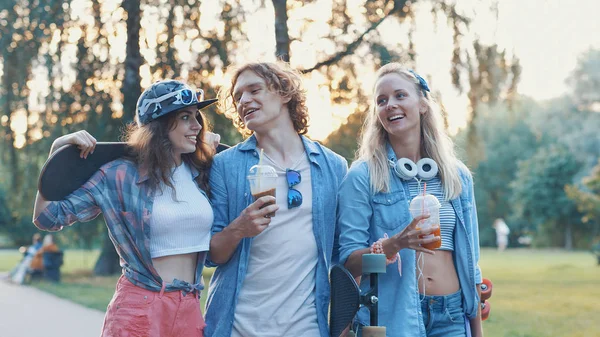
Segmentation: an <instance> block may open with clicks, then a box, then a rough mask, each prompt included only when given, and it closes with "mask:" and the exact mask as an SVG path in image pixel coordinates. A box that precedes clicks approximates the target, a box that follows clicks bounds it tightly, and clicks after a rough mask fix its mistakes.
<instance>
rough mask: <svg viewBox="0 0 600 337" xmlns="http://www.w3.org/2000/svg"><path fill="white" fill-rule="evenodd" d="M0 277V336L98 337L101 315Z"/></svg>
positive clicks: (2, 275) (95, 311) (98, 312)
mask: <svg viewBox="0 0 600 337" xmlns="http://www.w3.org/2000/svg"><path fill="white" fill-rule="evenodd" d="M4 276H5V274H0V336H2V337H39V336H44V337H98V336H100V330H101V329H102V321H103V319H104V313H103V312H101V311H98V310H93V309H88V308H86V307H83V306H81V305H79V304H75V303H72V302H69V301H67V300H64V299H62V298H58V297H56V296H54V295H51V294H48V293H45V292H43V291H41V290H38V289H36V288H33V287H29V286H19V285H14V284H11V283H8V282H6V280H5V279H4Z"/></svg>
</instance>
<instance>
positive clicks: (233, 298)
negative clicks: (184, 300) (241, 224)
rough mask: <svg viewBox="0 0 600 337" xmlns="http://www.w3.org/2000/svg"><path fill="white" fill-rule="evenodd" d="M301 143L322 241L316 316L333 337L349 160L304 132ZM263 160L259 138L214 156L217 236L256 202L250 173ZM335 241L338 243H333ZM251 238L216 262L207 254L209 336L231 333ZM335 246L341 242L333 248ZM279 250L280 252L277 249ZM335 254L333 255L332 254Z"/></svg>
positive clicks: (319, 241)
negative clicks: (332, 280)
mask: <svg viewBox="0 0 600 337" xmlns="http://www.w3.org/2000/svg"><path fill="white" fill-rule="evenodd" d="M300 137H301V138H302V142H303V143H304V149H305V151H306V154H307V157H308V160H309V162H310V169H311V179H312V194H313V198H312V216H313V232H314V235H315V240H316V243H317V249H318V257H319V260H318V262H317V271H316V293H315V300H316V307H317V321H318V324H319V330H320V332H321V336H323V337H325V336H329V328H328V324H327V313H328V309H329V270H330V269H331V266H332V261H333V263H337V261H338V256H337V253H338V249H337V234H336V230H335V221H336V218H335V217H336V207H337V200H336V196H337V191H338V188H339V186H340V183H341V181H342V179H343V177H344V176H345V175H346V172H347V170H348V163H347V162H346V160H345V159H344V158H343V157H341V156H339V155H337V154H335V153H334V152H332V151H331V150H329V149H327V148H325V147H323V146H322V145H320V144H319V143H316V142H313V141H311V140H309V139H307V138H305V137H303V136H300ZM256 164H258V152H257V146H256V137H255V136H254V135H253V136H252V137H250V138H248V139H247V140H246V141H244V142H243V143H240V144H238V145H236V146H235V147H232V148H230V149H228V150H226V151H223V152H221V153H219V154H218V155H216V156H215V158H214V162H213V165H212V169H211V173H210V188H211V201H212V204H213V211H214V214H215V220H214V223H213V228H212V230H213V235H214V234H215V233H218V232H220V231H222V230H223V228H225V227H226V226H227V225H228V224H229V223H231V222H232V221H233V220H234V219H236V218H237V217H238V216H239V215H240V214H241V212H242V211H243V210H244V209H245V208H246V207H247V206H249V205H250V204H251V203H252V202H253V199H252V195H251V194H250V186H249V185H248V181H247V178H246V175H247V173H248V171H249V169H250V167H252V166H253V165H256ZM334 241H335V242H334ZM251 243H252V238H245V239H243V240H242V241H240V243H239V245H238V247H237V249H236V251H235V252H234V254H233V255H232V257H231V258H230V259H229V261H227V262H226V263H224V264H221V265H216V264H215V263H213V262H212V261H210V253H209V256H208V257H207V263H206V264H207V266H216V267H217V268H216V269H215V272H214V275H213V277H212V279H211V281H210V286H209V290H208V298H207V301H206V318H205V320H206V324H207V326H206V329H205V330H204V335H205V336H206V337H213V336H214V337H229V336H231V330H232V327H233V320H234V313H235V306H236V304H237V297H238V294H239V291H240V289H241V287H242V283H243V281H244V278H245V277H246V271H247V268H248V259H249V253H250V246H251ZM334 246H335V247H336V248H335V249H334ZM273 253H276V252H273ZM332 253H335V254H333V255H334V256H332Z"/></svg>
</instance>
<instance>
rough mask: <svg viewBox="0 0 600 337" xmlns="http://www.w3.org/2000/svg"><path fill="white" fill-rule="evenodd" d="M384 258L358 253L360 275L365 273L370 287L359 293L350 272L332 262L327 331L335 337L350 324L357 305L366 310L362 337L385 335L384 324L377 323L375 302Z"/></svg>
mask: <svg viewBox="0 0 600 337" xmlns="http://www.w3.org/2000/svg"><path fill="white" fill-rule="evenodd" d="M386 268H387V264H386V258H385V255H383V254H364V255H363V256H362V274H363V275H366V274H368V275H369V281H370V283H369V285H370V288H369V289H368V290H367V291H366V292H364V293H363V294H361V293H360V288H359V287H358V284H357V283H356V281H355V280H354V277H352V274H350V272H349V271H348V270H346V269H345V268H344V267H342V266H340V265H336V266H334V267H333V268H332V270H331V316H330V333H331V336H332V337H339V336H340V335H341V334H342V332H343V331H344V330H345V329H346V328H347V327H348V325H349V324H350V323H352V319H353V318H354V316H355V315H356V313H357V312H358V309H359V308H360V306H365V307H366V308H367V309H368V310H369V315H370V326H365V327H363V330H362V334H363V336H364V337H379V336H385V327H379V326H377V324H379V323H378V311H379V310H378V305H379V297H378V291H379V289H378V288H379V287H378V285H379V274H381V273H385V272H386Z"/></svg>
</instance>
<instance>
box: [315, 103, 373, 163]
mask: <svg viewBox="0 0 600 337" xmlns="http://www.w3.org/2000/svg"><path fill="white" fill-rule="evenodd" d="M364 116H365V112H360V111H357V112H355V113H353V114H351V115H350V116H348V120H347V121H346V123H345V124H344V125H342V126H340V128H339V129H337V130H336V131H334V132H332V133H331V134H330V135H329V137H327V139H325V142H324V143H325V146H327V147H329V148H330V149H332V150H333V151H334V152H336V153H338V154H339V155H341V156H343V157H344V158H346V160H348V163H349V164H350V163H352V161H353V160H354V157H355V154H356V150H357V148H358V142H357V140H358V139H360V137H359V136H360V132H361V128H362V125H363V121H364Z"/></svg>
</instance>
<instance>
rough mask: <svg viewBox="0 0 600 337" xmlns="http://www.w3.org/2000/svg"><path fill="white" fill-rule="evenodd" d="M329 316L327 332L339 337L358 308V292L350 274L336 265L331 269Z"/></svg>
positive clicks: (333, 336)
mask: <svg viewBox="0 0 600 337" xmlns="http://www.w3.org/2000/svg"><path fill="white" fill-rule="evenodd" d="M330 278H331V316H330V322H329V331H330V333H331V336H332V337H339V336H340V335H341V334H342V332H343V331H344V329H346V327H347V326H348V325H349V324H350V323H351V322H352V319H353V318H354V315H356V313H357V312H358V309H359V307H360V290H359V288H358V284H357V283H356V281H355V280H354V277H352V274H350V272H349V271H348V270H346V268H344V267H342V266H340V265H336V266H334V267H333V268H332V269H331V275H330Z"/></svg>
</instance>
